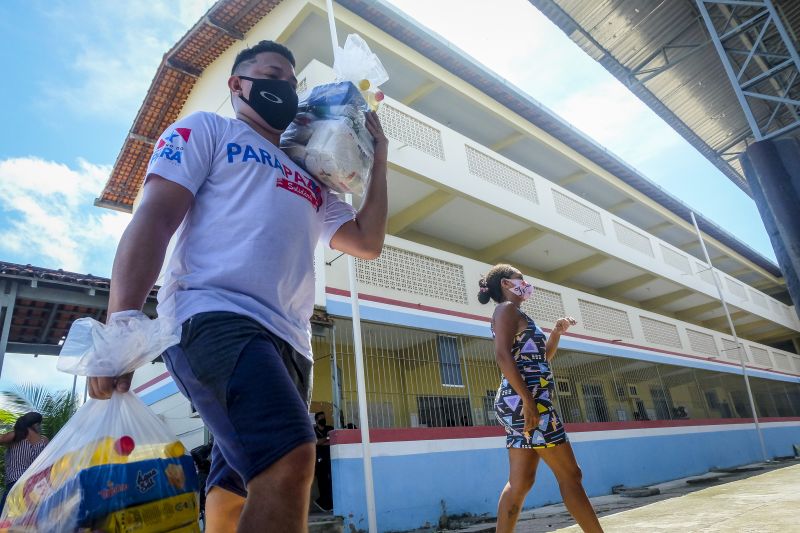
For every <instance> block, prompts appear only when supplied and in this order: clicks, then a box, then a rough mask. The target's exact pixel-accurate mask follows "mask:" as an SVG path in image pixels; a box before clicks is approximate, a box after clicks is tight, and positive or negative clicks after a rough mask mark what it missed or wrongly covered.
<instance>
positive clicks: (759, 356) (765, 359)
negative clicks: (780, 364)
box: [750, 346, 772, 368]
mask: <svg viewBox="0 0 800 533" xmlns="http://www.w3.org/2000/svg"><path fill="white" fill-rule="evenodd" d="M750 353H751V354H752V355H753V362H754V363H756V364H759V365H763V366H767V367H770V368H772V359H770V358H769V352H768V351H766V350H765V349H764V348H758V347H756V346H751V347H750Z"/></svg>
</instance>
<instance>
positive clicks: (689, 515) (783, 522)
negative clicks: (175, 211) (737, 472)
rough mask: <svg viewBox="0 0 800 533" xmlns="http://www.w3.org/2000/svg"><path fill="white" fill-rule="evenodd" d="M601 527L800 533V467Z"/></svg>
mask: <svg viewBox="0 0 800 533" xmlns="http://www.w3.org/2000/svg"><path fill="white" fill-rule="evenodd" d="M600 522H601V523H602V524H603V529H604V530H605V531H607V532H608V533H616V532H620V533H633V532H636V533H639V532H642V531H648V532H651V531H691V532H703V533H706V532H720V533H722V532H725V533H746V532H753V533H755V532H758V533H772V532H774V533H788V532H791V531H795V532H800V465H795V466H789V467H785V468H781V469H778V470H773V471H771V472H766V473H763V474H759V475H755V476H753V477H750V478H746V479H740V480H738V481H732V482H730V483H723V484H721V485H717V486H714V487H709V488H707V489H703V490H699V491H697V492H693V493H691V494H686V495H684V496H679V497H677V498H671V499H669V500H663V501H660V502H656V503H652V504H650V505H646V506H644V507H640V508H638V509H631V510H629V511H624V512H621V513H617V514H612V515H609V516H606V517H603V518H601V520H600ZM519 531H520V532H522V531H533V530H528V529H524V528H519ZM540 531H541V530H540ZM556 531H559V532H562V533H579V532H580V531H581V529H580V528H579V527H577V526H572V527H568V528H564V529H558V530H556Z"/></svg>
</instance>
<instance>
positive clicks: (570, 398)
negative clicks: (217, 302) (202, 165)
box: [98, 0, 800, 530]
mask: <svg viewBox="0 0 800 533" xmlns="http://www.w3.org/2000/svg"><path fill="white" fill-rule="evenodd" d="M336 17H337V25H338V30H339V34H340V35H341V36H344V35H346V34H348V33H352V32H355V33H358V34H360V35H361V36H363V37H364V38H365V39H366V40H367V41H368V43H369V45H370V46H371V48H372V49H373V51H375V52H376V53H377V54H378V55H379V56H380V58H381V60H382V61H383V63H384V65H385V66H386V68H387V70H388V72H389V74H390V76H391V79H390V80H389V82H387V83H386V84H385V86H384V87H383V89H384V91H385V93H386V95H387V98H386V100H385V102H384V104H383V105H382V107H381V108H380V111H379V113H380V116H381V120H382V121H383V125H384V129H385V131H386V132H387V134H388V136H389V137H390V141H391V145H390V153H389V162H390V170H389V205H390V207H389V210H390V219H389V224H388V235H387V238H386V245H385V248H384V250H383V253H382V255H381V256H380V258H379V259H377V260H374V261H358V262H357V278H358V282H359V293H360V312H361V317H362V320H363V341H364V358H365V367H366V387H367V402H368V411H369V424H370V427H371V428H374V429H373V431H372V432H371V440H372V441H373V442H372V447H371V450H372V456H373V459H372V460H373V464H374V467H375V469H374V475H375V494H376V508H377V513H378V520H379V526H380V529H381V530H402V529H411V528H414V527H418V526H422V525H424V524H426V523H436V522H437V521H438V519H439V518H440V516H441V515H442V514H443V513H444V514H463V513H474V514H484V513H489V514H491V513H493V512H494V510H495V508H496V501H497V496H498V494H499V491H500V490H501V488H502V486H503V484H504V482H505V479H506V478H505V476H506V475H507V463H506V453H505V451H504V437H503V433H502V431H501V430H500V428H499V427H497V425H496V422H495V420H494V416H493V407H492V404H493V400H494V394H495V390H496V388H497V386H498V383H499V371H498V369H497V368H496V365H495V361H494V354H493V347H492V342H491V335H490V330H489V317H490V316H491V313H492V307H491V306H482V305H480V304H479V303H478V301H477V292H478V285H477V282H478V279H479V278H480V277H481V275H482V274H483V273H484V272H486V271H487V269H488V268H489V267H490V266H491V265H492V264H494V263H496V262H500V261H507V262H511V263H513V264H514V265H516V266H517V267H519V268H520V269H521V270H522V271H523V272H524V273H525V274H526V277H527V278H528V279H529V280H531V281H532V282H533V283H534V285H535V286H536V291H535V293H534V297H533V298H532V299H531V300H530V301H529V303H528V304H527V307H526V311H527V312H529V313H530V314H531V315H532V316H533V317H534V318H535V319H536V320H537V321H538V322H539V323H540V324H541V326H542V327H543V328H545V330H546V331H547V330H548V329H549V328H550V327H552V324H553V322H554V321H555V320H556V319H557V318H559V317H562V316H566V315H572V316H574V317H575V318H576V319H577V320H578V325H577V326H575V327H574V328H572V329H571V330H570V332H569V334H568V335H566V336H565V337H563V338H562V341H561V345H560V350H559V352H558V354H557V356H556V358H555V361H554V364H553V366H554V371H555V374H556V378H557V379H556V390H557V398H556V404H557V407H558V409H559V411H560V412H561V413H562V416H563V417H564V418H565V419H566V421H567V422H568V425H567V428H568V431H569V432H570V434H571V440H572V442H573V445H574V447H575V450H576V454H577V456H578V459H579V461H580V463H581V465H582V467H583V471H584V479H585V484H586V486H587V489H588V491H589V492H590V493H591V494H594V495H596V494H603V493H608V492H610V489H611V487H612V486H613V485H618V484H626V485H642V484H646V483H653V482H657V481H663V480H667V479H672V478H677V477H681V476H684V475H689V474H693V473H700V472H704V471H706V470H707V469H709V468H711V467H715V466H716V467H723V466H730V465H735V464H743V463H747V462H751V461H756V460H759V459H760V458H761V457H762V455H761V451H760V447H759V443H758V438H757V435H756V432H755V430H754V424H753V420H752V413H751V410H750V406H749V402H748V399H747V394H746V390H745V382H744V380H743V376H742V369H741V366H740V362H739V361H740V360H739V358H740V356H742V357H744V358H745V359H746V364H747V367H748V374H749V376H750V384H751V386H752V389H753V394H754V397H755V403H756V409H757V414H758V416H759V417H760V419H761V427H762V430H763V435H764V439H765V445H766V450H767V453H768V454H769V455H770V456H779V455H790V454H791V453H792V444H793V443H798V442H800V356H798V355H797V354H798V348H800V345H798V338H800V321H799V320H798V317H797V315H796V313H795V311H794V308H793V307H790V306H788V305H786V302H785V301H781V300H780V299H776V298H775V297H773V296H772V294H774V295H777V296H778V298H785V290H784V289H785V287H784V284H783V280H782V278H781V273H780V271H779V270H778V269H777V267H776V266H775V265H774V264H773V263H771V262H770V261H769V260H767V259H765V258H764V257H762V256H760V255H758V254H757V253H756V252H754V251H753V250H752V249H750V248H749V247H748V246H747V245H745V244H744V243H742V242H740V241H739V240H737V239H736V238H735V237H733V236H732V235H730V234H728V233H727V232H726V231H725V230H724V229H722V228H719V227H717V226H716V225H714V224H713V223H711V222H709V221H708V220H705V219H703V217H702V216H699V219H700V225H701V227H702V230H703V238H704V239H705V241H706V243H707V244H708V247H709V250H710V253H711V256H712V262H713V263H714V267H716V268H711V267H709V265H707V264H706V263H705V261H704V260H703V259H702V255H701V251H700V246H699V243H698V240H697V237H696V235H695V232H694V228H693V226H692V224H691V222H690V215H689V208H688V207H687V206H686V205H684V204H682V203H681V202H680V201H679V200H677V199H676V198H674V197H673V196H671V195H670V194H669V193H668V192H667V191H664V190H663V189H661V188H659V187H658V186H657V185H655V184H653V183H652V182H650V181H649V180H648V179H647V178H646V177H644V176H642V175H640V174H639V173H637V172H636V171H635V170H634V169H632V168H631V167H630V166H628V165H627V164H625V163H624V162H623V161H621V160H619V159H618V158H616V157H615V156H614V155H613V154H611V153H609V152H608V151H607V150H605V149H604V148H603V147H601V146H599V145H598V144H597V143H595V142H594V141H592V140H591V139H589V138H587V137H586V136H585V135H583V134H582V133H581V132H579V131H577V130H575V129H574V128H573V127H571V126H570V125H569V124H567V123H566V122H564V121H563V120H562V119H560V118H559V117H557V116H555V115H554V114H553V113H552V112H551V111H549V110H547V109H546V108H544V107H543V106H541V105H540V104H538V103H537V102H536V101H535V100H533V99H532V98H531V97H529V96H528V95H526V94H524V93H522V92H521V91H519V90H518V89H516V88H514V87H513V86H511V85H510V84H509V83H507V82H506V81H504V80H502V79H501V78H499V77H498V76H497V75H495V74H493V73H492V72H491V71H490V70H488V69H487V68H486V67H484V66H482V65H479V64H477V63H476V62H475V61H474V60H472V59H470V58H469V57H468V56H466V55H465V54H464V53H462V52H460V51H459V50H457V49H456V48H455V47H453V46H452V45H450V44H448V43H447V42H445V41H443V40H442V39H441V38H440V37H438V36H436V35H434V34H432V33H431V32H430V31H428V30H426V29H424V28H422V27H420V26H418V25H417V24H416V23H415V22H414V21H413V20H410V19H409V18H408V17H406V16H405V15H403V14H402V13H401V12H399V11H397V10H396V9H395V8H393V7H391V6H389V5H387V4H385V3H383V2H381V1H378V2H373V1H369V2H368V1H366V0H339V1H338V2H337V4H336ZM261 39H274V40H278V41H281V42H283V43H285V44H286V45H287V46H289V47H290V48H291V49H292V50H293V51H294V53H295V55H296V57H297V62H298V65H297V67H298V68H297V74H298V75H297V77H298V79H299V80H300V86H301V90H302V88H306V87H311V86H314V85H316V84H320V83H324V82H328V81H331V80H332V77H333V73H332V70H331V68H330V65H331V63H332V53H331V50H330V39H329V34H328V26H327V21H326V13H325V3H324V2H323V1H322V0H283V1H279V0H253V1H244V0H220V2H218V3H217V4H216V5H215V6H214V7H213V8H212V9H211V10H210V11H209V12H208V14H207V15H206V16H205V17H203V18H202V19H201V20H200V21H198V22H197V24H196V25H195V26H194V27H193V28H192V29H191V30H190V31H189V32H188V33H187V35H186V36H185V37H184V38H182V39H181V40H180V41H179V42H178V43H177V44H176V45H175V46H174V47H173V48H172V49H171V50H170V51H168V52H167V54H166V55H165V57H164V60H163V61H162V63H161V66H160V67H159V69H158V72H157V73H156V76H155V79H154V80H153V82H152V85H151V87H150V89H149V91H148V93H147V96H146V98H145V101H144V103H143V105H142V108H141V110H140V112H139V114H138V116H137V117H136V120H135V122H134V124H133V126H132V128H131V132H130V135H129V136H128V138H127V139H126V140H125V143H124V146H123V149H122V152H121V154H120V156H119V158H118V160H117V163H116V165H115V167H114V170H113V173H112V176H111V178H110V181H109V183H108V185H107V186H106V188H105V189H104V190H103V192H102V195H101V197H100V198H99V199H98V204H99V205H104V206H108V207H112V208H117V209H124V210H132V209H135V206H136V198H137V195H138V194H139V192H140V188H141V183H142V179H143V177H144V169H145V167H146V165H147V161H148V159H149V155H150V152H151V151H152V149H153V144H154V142H155V141H156V140H157V139H158V138H159V135H160V134H161V132H162V130H163V129H164V128H166V127H167V126H168V125H169V123H170V122H171V121H173V120H175V119H176V118H178V117H181V116H184V115H186V114H189V113H192V112H194V111H198V110H205V111H215V112H218V113H221V114H224V115H230V114H231V113H232V111H231V107H230V103H229V98H230V96H229V93H228V89H227V85H226V79H227V77H228V75H229V71H230V65H231V63H232V61H233V58H234V56H235V54H236V53H237V52H238V51H239V50H240V49H241V48H242V47H244V46H246V45H247V44H253V43H255V42H257V41H259V40H261ZM315 263H316V282H317V283H316V306H317V309H316V313H315V317H314V323H313V332H314V338H313V340H314V357H315V370H314V383H315V388H314V394H313V403H312V411H315V410H324V411H326V412H328V413H329V419H332V420H334V421H335V422H336V425H337V428H340V429H341V428H347V427H348V425H349V424H355V425H358V423H359V420H358V403H357V395H356V381H355V363H354V355H353V343H352V335H353V334H352V327H351V322H350V317H351V308H350V302H349V294H350V289H349V286H348V276H347V262H346V261H345V260H344V259H342V258H341V257H340V255H339V254H337V253H334V252H331V251H330V250H325V249H323V248H321V247H320V248H319V249H318V251H317V254H316V261H315ZM715 275H717V276H719V280H720V282H721V285H722V289H723V291H724V295H725V298H726V299H727V301H728V302H729V304H730V306H731V316H732V318H733V320H734V322H735V325H736V330H737V333H738V335H739V337H740V338H741V340H742V342H741V345H740V346H737V345H736V343H735V342H734V340H733V336H732V335H731V332H730V331H729V330H728V329H727V319H726V317H725V316H724V314H723V312H722V307H721V305H720V302H719V300H718V297H717V292H716V289H715V285H714V278H713V276H715ZM135 388H136V390H137V391H138V392H139V394H141V396H142V398H143V399H144V400H145V401H146V402H147V403H148V404H149V405H151V406H152V407H153V409H155V410H156V412H158V413H159V414H161V415H162V416H163V418H164V419H165V420H167V421H168V423H169V424H170V425H171V426H172V427H173V428H174V429H175V431H176V432H177V433H178V434H179V435H180V437H181V438H182V439H184V440H185V441H186V443H187V444H188V445H189V446H190V447H191V446H195V445H197V444H199V443H200V442H201V441H202V439H203V438H204V431H203V426H202V422H201V421H200V420H199V418H198V417H197V415H196V414H195V413H194V411H193V409H192V407H191V405H189V404H188V403H187V402H186V401H185V400H184V399H183V398H182V397H181V396H180V395H179V394H178V393H177V387H176V386H175V384H174V383H173V382H172V380H171V379H170V378H169V376H168V375H167V374H166V371H165V369H164V366H163V364H160V363H155V364H153V365H151V366H150V367H148V368H147V369H145V370H143V371H140V372H138V373H137V378H136V382H135ZM265 394H268V391H265ZM333 443H334V445H333V450H332V456H333V463H334V466H333V469H334V471H333V474H334V498H335V513H336V514H337V515H341V516H344V517H345V520H347V521H348V522H349V523H351V524H353V525H354V526H355V527H356V528H357V529H362V528H365V527H366V526H365V524H366V507H365V500H364V483H363V470H362V463H361V446H360V444H359V443H360V432H358V431H354V430H348V429H343V430H342V431H340V432H338V433H337V434H336V436H335V437H334V439H333ZM548 476H549V474H546V473H543V474H542V475H540V476H539V480H538V481H537V485H536V487H535V489H534V490H533V491H532V493H531V495H530V497H529V499H528V501H527V505H539V504H543V503H546V502H552V501H557V500H559V498H560V496H559V494H558V490H557V488H556V486H555V482H554V481H553V479H552V478H551V477H548Z"/></svg>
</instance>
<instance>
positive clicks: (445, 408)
mask: <svg viewBox="0 0 800 533" xmlns="http://www.w3.org/2000/svg"><path fill="white" fill-rule="evenodd" d="M417 409H418V410H419V423H420V425H422V426H426V427H455V426H471V425H472V413H471V412H470V411H471V410H470V407H469V398H462V397H459V396H456V397H453V396H418V397H417Z"/></svg>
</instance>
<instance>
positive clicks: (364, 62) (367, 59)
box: [333, 33, 389, 88]
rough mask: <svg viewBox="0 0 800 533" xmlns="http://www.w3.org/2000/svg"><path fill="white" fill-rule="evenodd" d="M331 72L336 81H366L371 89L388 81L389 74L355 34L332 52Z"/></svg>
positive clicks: (349, 36)
mask: <svg viewBox="0 0 800 533" xmlns="http://www.w3.org/2000/svg"><path fill="white" fill-rule="evenodd" d="M333 71H334V72H335V73H336V79H338V80H346V81H350V82H353V83H358V82H359V81H361V80H367V81H369V83H370V86H371V87H373V88H377V87H379V86H381V85H383V84H384V83H386V82H387V81H389V74H388V73H387V72H386V69H385V68H383V65H382V64H381V60H380V59H378V56H376V55H375V54H374V53H373V52H372V50H370V49H369V45H368V44H367V43H366V41H364V39H362V38H361V36H360V35H357V34H355V33H351V34H350V35H348V36H347V40H346V41H345V43H344V48H337V49H336V51H335V52H334V61H333Z"/></svg>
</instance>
